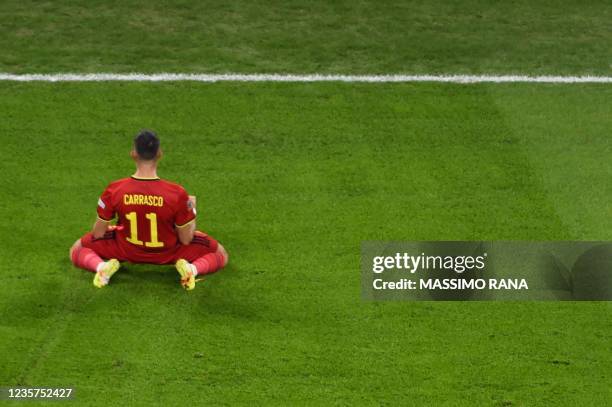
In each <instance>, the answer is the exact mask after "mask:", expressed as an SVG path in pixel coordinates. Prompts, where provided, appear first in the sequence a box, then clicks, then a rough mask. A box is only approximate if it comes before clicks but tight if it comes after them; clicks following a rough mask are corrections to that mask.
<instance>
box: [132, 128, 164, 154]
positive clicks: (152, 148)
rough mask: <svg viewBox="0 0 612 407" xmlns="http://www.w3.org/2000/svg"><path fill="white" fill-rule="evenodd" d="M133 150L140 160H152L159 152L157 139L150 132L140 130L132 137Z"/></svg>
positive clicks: (155, 135)
mask: <svg viewBox="0 0 612 407" xmlns="http://www.w3.org/2000/svg"><path fill="white" fill-rule="evenodd" d="M134 149H135V150H136V153H137V154H138V158H140V159H141V160H152V159H154V158H155V156H156V155H157V151H159V137H157V134H155V133H154V132H152V131H151V130H142V131H141V132H140V133H138V135H137V136H136V137H134Z"/></svg>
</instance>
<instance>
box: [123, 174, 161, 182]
mask: <svg viewBox="0 0 612 407" xmlns="http://www.w3.org/2000/svg"><path fill="white" fill-rule="evenodd" d="M130 178H133V179H137V180H141V181H153V180H157V179H160V178H159V177H137V176H135V175H132V176H131V177H130Z"/></svg>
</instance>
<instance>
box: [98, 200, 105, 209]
mask: <svg viewBox="0 0 612 407" xmlns="http://www.w3.org/2000/svg"><path fill="white" fill-rule="evenodd" d="M98 206H99V207H100V208H102V209H106V205H105V204H104V201H102V198H99V199H98Z"/></svg>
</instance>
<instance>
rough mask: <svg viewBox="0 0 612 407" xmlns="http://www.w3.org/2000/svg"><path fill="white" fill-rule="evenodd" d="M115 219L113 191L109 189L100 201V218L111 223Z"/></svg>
mask: <svg viewBox="0 0 612 407" xmlns="http://www.w3.org/2000/svg"><path fill="white" fill-rule="evenodd" d="M114 217H115V208H113V203H112V191H111V190H110V187H107V188H106V189H105V190H104V192H102V195H101V196H100V198H99V199H98V218H100V219H102V220H105V221H107V222H108V221H111V220H112V219H113V218H114Z"/></svg>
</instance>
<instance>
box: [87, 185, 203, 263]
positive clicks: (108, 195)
mask: <svg viewBox="0 0 612 407" xmlns="http://www.w3.org/2000/svg"><path fill="white" fill-rule="evenodd" d="M98 216H99V217H100V219H102V220H106V221H110V220H112V219H114V218H115V217H116V218H117V226H118V227H117V229H116V240H117V243H118V244H119V245H120V246H122V247H123V249H124V250H125V251H127V252H131V253H133V254H135V255H137V256H138V255H141V256H142V255H144V256H146V257H149V255H153V256H154V255H155V254H156V253H157V254H159V253H162V252H166V251H174V250H176V248H177V246H178V245H179V244H180V243H179V242H178V235H177V233H176V228H177V227H183V226H186V225H187V224H189V223H191V222H192V221H193V220H194V219H195V216H196V213H195V209H194V208H193V206H192V205H191V203H190V202H189V196H188V195H187V192H186V191H185V189H184V188H183V187H182V186H180V185H178V184H175V183H173V182H169V181H165V180H162V179H160V178H136V177H130V178H124V179H120V180H118V181H114V182H112V183H110V185H109V186H108V187H107V188H106V189H105V190H104V192H103V193H102V196H101V197H100V199H99V200H98Z"/></svg>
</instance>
